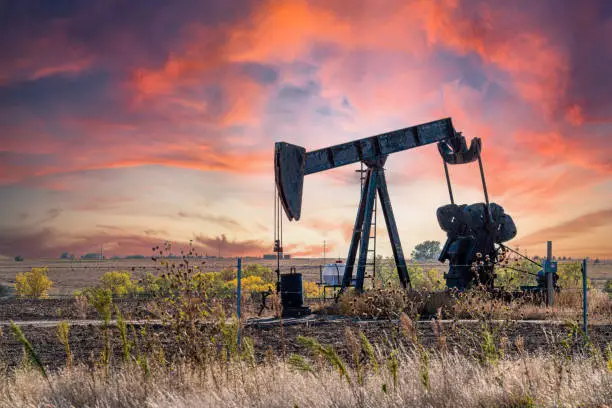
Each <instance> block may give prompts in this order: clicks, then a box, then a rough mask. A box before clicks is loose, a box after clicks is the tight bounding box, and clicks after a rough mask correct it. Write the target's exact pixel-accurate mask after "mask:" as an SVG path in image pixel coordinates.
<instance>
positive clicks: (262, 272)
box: [234, 264, 276, 283]
mask: <svg viewBox="0 0 612 408" xmlns="http://www.w3.org/2000/svg"><path fill="white" fill-rule="evenodd" d="M249 276H258V277H260V278H261V279H262V280H263V281H264V282H266V283H272V282H274V281H275V279H276V276H275V274H274V271H272V268H268V267H266V266H262V265H259V264H250V265H247V266H245V267H244V268H243V269H242V278H248V277H249ZM234 277H235V275H234Z"/></svg>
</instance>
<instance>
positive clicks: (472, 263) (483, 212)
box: [274, 118, 516, 292]
mask: <svg viewBox="0 0 612 408" xmlns="http://www.w3.org/2000/svg"><path fill="white" fill-rule="evenodd" d="M432 143H438V150H439V153H440V155H441V156H442V159H443V160H442V161H443V164H444V170H445V175H446V181H447V185H448V191H449V195H450V200H451V204H448V205H445V206H442V207H440V208H439V209H438V210H437V218H438V222H439V224H440V227H441V228H442V229H443V230H444V231H445V232H446V233H447V241H446V243H445V245H444V248H443V250H442V252H441V254H440V257H439V260H440V261H441V262H444V261H446V260H449V264H450V267H449V272H448V273H447V274H445V278H446V283H447V286H448V287H449V288H458V289H465V288H467V287H469V286H471V285H473V284H475V283H485V284H486V285H488V286H490V287H492V286H493V279H494V277H495V275H494V271H493V266H492V265H494V264H495V263H496V261H497V258H498V251H499V249H500V247H499V246H498V247H495V244H496V243H497V244H501V243H502V242H505V241H508V240H510V239H512V238H513V237H514V236H515V235H516V228H515V226H514V222H513V221H512V219H511V218H510V216H509V215H507V214H505V213H504V210H503V208H502V207H501V206H499V205H497V204H495V203H489V198H488V193H487V188H486V182H485V176H484V170H483V166H482V160H481V156H480V152H481V146H482V144H481V141H480V139H479V138H473V139H472V140H471V142H470V147H469V148H468V147H467V143H466V140H465V137H464V136H463V135H462V134H461V133H460V132H456V131H455V129H454V127H453V124H452V121H451V119H450V118H445V119H441V120H437V121H433V122H429V123H424V124H421V125H417V126H411V127H407V128H404V129H399V130H395V131H392V132H388V133H383V134H380V135H376V136H371V137H367V138H364V139H359V140H355V141H352V142H348V143H342V144H338V145H335V146H330V147H326V148H323V149H319V150H314V151H310V152H306V149H304V148H303V147H301V146H296V145H293V144H289V143H285V142H277V143H276V144H275V155H274V169H275V182H276V188H277V190H278V197H279V200H280V203H281V204H282V208H283V209H284V211H285V214H286V215H287V218H288V219H289V220H290V221H292V220H296V221H297V220H299V219H300V216H301V207H302V188H303V184H304V176H306V175H308V174H313V173H318V172H322V171H325V170H329V169H333V168H336V167H340V166H345V165H348V164H352V163H358V162H361V163H363V164H365V166H367V172H366V175H365V182H364V186H363V189H362V194H361V199H360V202H359V207H358V210H357V217H356V218H355V224H354V227H353V234H352V238H351V243H350V247H349V251H348V256H347V260H346V267H345V271H344V276H343V279H342V288H341V290H344V289H345V288H346V287H348V286H351V285H352V282H353V270H354V268H355V258H356V256H357V250H358V248H359V258H358V259H357V271H356V279H355V281H354V282H355V283H354V286H355V290H356V291H358V292H361V291H363V287H364V278H365V269H366V260H367V259H366V258H367V254H368V245H369V237H370V228H371V224H372V209H373V206H374V202H375V200H376V195H377V194H378V196H379V197H380V202H381V207H382V210H383V214H384V219H385V223H386V226H387V231H388V232H389V239H390V242H391V249H392V251H393V257H394V259H395V265H396V267H397V271H398V275H399V280H400V283H401V284H402V286H403V287H404V288H411V284H410V276H409V275H408V270H407V267H406V260H405V257H404V252H403V250H402V245H401V242H400V238H399V233H398V229H397V225H396V223H395V216H394V215H393V209H392V207H391V199H390V198H389V192H388V189H387V182H386V178H385V171H384V165H385V162H386V160H387V158H388V156H389V155H391V154H393V153H398V152H401V151H404V150H409V149H414V148H417V147H420V146H425V145H428V144H432ZM474 161H478V163H479V168H480V175H481V180H482V185H483V190H484V194H485V203H477V204H472V205H456V204H455V202H454V198H453V193H452V186H451V182H450V177H449V172H448V164H450V165H457V164H465V163H471V162H474Z"/></svg>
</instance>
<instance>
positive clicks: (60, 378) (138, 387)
mask: <svg viewBox="0 0 612 408" xmlns="http://www.w3.org/2000/svg"><path fill="white" fill-rule="evenodd" d="M301 359H302V362H301V363H300V364H302V365H303V367H304V369H302V370H296V369H295V366H296V365H297V364H295V363H291V362H290V363H288V364H284V363H282V362H281V361H277V362H275V363H274V364H272V365H268V366H258V367H257V368H256V369H253V368H251V367H250V366H249V365H248V364H244V363H239V362H238V363H232V364H231V365H230V366H229V367H228V366H226V365H212V366H210V367H209V368H208V369H206V370H204V369H202V368H201V367H198V366H190V365H185V366H180V367H169V368H166V369H159V370H157V371H155V372H154V373H153V374H152V376H151V377H150V378H148V379H145V378H144V377H143V376H142V375H140V370H139V369H138V367H136V366H134V365H127V366H124V367H123V368H122V369H121V370H116V371H113V372H112V373H111V375H110V376H109V377H108V378H107V379H104V380H94V379H93V378H95V377H92V376H90V375H87V373H86V372H85V371H84V369H83V368H78V369H75V370H72V371H65V372H62V373H57V374H53V375H51V376H50V377H49V379H50V381H51V383H52V384H53V388H54V390H55V391H54V392H52V391H51V390H50V388H49V387H48V386H47V385H45V383H44V382H43V381H40V379H41V378H40V374H38V373H37V372H33V371H19V372H17V373H16V374H15V375H14V376H13V377H11V378H10V379H9V380H6V381H2V382H0V405H1V406H11V407H15V408H20V407H34V406H53V407H58V408H62V407H66V408H68V407H81V406H90V407H94V406H96V407H109V408H123V407H126V408H127V407H144V406H146V407H155V408H162V407H177V408H181V407H196V406H202V407H204V406H210V407H355V406H359V407H406V406H413V407H457V408H460V407H479V406H480V407H489V406H495V407H535V406H538V407H554V406H591V407H602V406H606V404H610V403H611V402H612V382H611V379H610V373H609V372H608V371H607V370H606V369H605V367H599V366H598V367H594V366H593V364H592V362H591V361H588V360H577V361H575V362H574V363H573V364H571V365H569V366H568V367H567V368H566V370H567V371H566V374H565V375H564V376H563V377H562V379H561V381H560V382H559V381H558V378H559V372H558V368H557V367H556V366H555V365H554V363H553V362H551V361H550V359H549V358H547V357H546V356H530V357H525V358H524V360H523V361H522V362H521V361H516V360H508V359H502V360H500V361H499V363H498V364H496V365H481V364H479V363H477V362H475V361H474V360H473V359H470V358H466V357H464V356H461V355H458V354H454V353H449V354H445V355H435V356H432V358H431V359H430V361H429V385H428V386H425V385H424V384H423V381H422V378H421V376H420V374H419V373H420V369H419V367H420V366H421V359H420V358H419V356H418V355H416V354H411V353H400V354H398V355H396V356H395V357H394V359H395V360H394V361H395V363H394V368H393V369H389V370H385V371H379V372H378V373H374V372H373V371H371V370H368V371H366V372H365V373H364V379H363V382H362V384H359V383H358V382H357V381H352V382H349V381H346V380H345V378H344V377H340V376H339V375H338V372H337V369H336V368H333V367H331V366H325V367H322V368H318V369H316V370H313V368H312V367H311V366H310V363H308V362H306V360H305V359H304V358H303V357H301ZM293 360H297V359H296V358H290V359H289V361H293ZM98 374H101V373H98ZM347 375H348V376H349V377H351V378H357V373H356V372H355V369H353V368H347ZM392 384H394V385H392Z"/></svg>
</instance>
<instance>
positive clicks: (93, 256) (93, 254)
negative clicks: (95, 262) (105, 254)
mask: <svg viewBox="0 0 612 408" xmlns="http://www.w3.org/2000/svg"><path fill="white" fill-rule="evenodd" d="M81 259H101V258H100V253H99V252H90V253H88V254H85V255H81Z"/></svg>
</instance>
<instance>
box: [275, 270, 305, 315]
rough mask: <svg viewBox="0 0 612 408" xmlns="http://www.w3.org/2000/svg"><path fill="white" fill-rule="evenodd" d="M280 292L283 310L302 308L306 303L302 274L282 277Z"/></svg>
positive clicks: (288, 274) (290, 274)
mask: <svg viewBox="0 0 612 408" xmlns="http://www.w3.org/2000/svg"><path fill="white" fill-rule="evenodd" d="M280 278H281V281H280V291H281V303H282V305H283V308H292V307H301V306H302V304H303V303H304V290H303V288H302V274H301V273H286V274H282V275H281V277H280Z"/></svg>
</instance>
